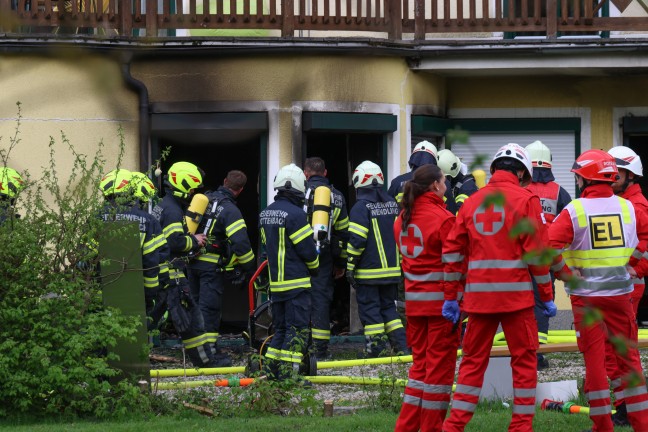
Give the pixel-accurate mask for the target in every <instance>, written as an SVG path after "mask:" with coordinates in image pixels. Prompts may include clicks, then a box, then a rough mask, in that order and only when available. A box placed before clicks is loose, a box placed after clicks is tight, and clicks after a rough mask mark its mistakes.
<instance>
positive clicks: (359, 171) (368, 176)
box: [353, 161, 385, 189]
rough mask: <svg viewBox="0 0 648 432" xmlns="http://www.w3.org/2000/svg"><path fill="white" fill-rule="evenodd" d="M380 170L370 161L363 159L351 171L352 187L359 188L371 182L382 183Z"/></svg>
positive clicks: (383, 180) (369, 184)
mask: <svg viewBox="0 0 648 432" xmlns="http://www.w3.org/2000/svg"><path fill="white" fill-rule="evenodd" d="M374 182H375V183H374ZM384 183H385V179H384V178H383V173H382V170H381V169H380V167H379V166H378V165H376V164H375V163H373V162H371V161H364V162H362V163H361V164H360V165H358V166H357V167H356V169H355V171H353V187H354V188H356V189H357V188H361V187H365V186H371V185H373V184H379V185H381V184H384Z"/></svg>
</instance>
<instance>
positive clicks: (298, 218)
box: [259, 194, 319, 299]
mask: <svg viewBox="0 0 648 432" xmlns="http://www.w3.org/2000/svg"><path fill="white" fill-rule="evenodd" d="M294 201H296V200H291V198H289V197H286V196H282V195H281V194H278V195H277V197H276V198H275V202H273V203H272V204H270V205H269V206H268V207H267V208H266V209H265V210H263V211H262V212H261V214H260V215H259V230H260V235H261V244H262V245H263V247H264V249H265V253H266V255H267V258H268V268H269V271H270V292H271V293H272V296H273V298H275V299H288V298H291V297H292V296H293V295H294V293H295V292H296V291H297V290H300V289H307V288H310V287H311V282H310V276H311V273H316V272H317V270H318V269H319V256H318V255H317V249H316V248H315V242H314V241H313V229H312V228H311V227H310V225H309V224H308V222H307V220H306V213H304V210H303V209H302V208H301V207H300V206H299V205H298V204H297V203H296V202H294Z"/></svg>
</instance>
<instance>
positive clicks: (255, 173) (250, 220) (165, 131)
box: [151, 113, 268, 334]
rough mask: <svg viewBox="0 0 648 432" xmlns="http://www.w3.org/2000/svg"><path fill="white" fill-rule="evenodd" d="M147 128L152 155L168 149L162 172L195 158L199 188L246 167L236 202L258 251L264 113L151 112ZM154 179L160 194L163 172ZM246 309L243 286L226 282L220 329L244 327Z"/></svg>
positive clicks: (236, 330)
mask: <svg viewBox="0 0 648 432" xmlns="http://www.w3.org/2000/svg"><path fill="white" fill-rule="evenodd" d="M151 129H152V131H151V138H152V139H151V142H152V148H151V155H152V160H154V161H155V160H158V159H159V158H160V155H162V154H163V152H166V151H168V155H167V156H166V157H165V159H164V161H162V162H161V166H160V168H161V169H162V172H163V173H166V171H167V170H168V168H169V167H170V166H171V165H172V164H174V163H175V162H178V161H186V162H191V163H193V164H195V165H196V166H198V167H199V168H200V169H202V170H203V171H204V173H205V174H204V178H203V188H202V190H201V192H202V193H205V192H207V191H213V190H216V189H218V187H219V186H221V185H222V184H223V180H224V179H225V177H226V175H227V173H228V172H229V171H230V170H240V171H243V172H244V173H245V175H246V176H247V184H246V186H245V188H244V189H243V192H242V193H241V195H240V196H239V197H238V198H237V200H236V202H237V206H238V208H239V209H240V210H241V214H242V216H243V219H244V220H245V224H246V225H247V231H248V236H249V238H250V243H251V244H252V250H253V251H255V255H257V257H258V250H259V249H258V247H259V236H258V218H259V213H260V212H261V209H262V208H263V207H265V204H266V182H267V173H266V171H267V136H268V133H267V130H268V127H267V115H266V113H193V114H182V113H181V114H154V115H153V116H152V127H151ZM158 181H159V184H158V188H159V190H160V194H161V195H163V194H164V186H163V185H162V178H160V179H159V180H158ZM248 309H249V303H248V290H247V289H238V288H234V287H225V291H224V296H223V307H222V321H221V328H220V332H221V333H222V334H240V333H241V332H242V331H244V330H245V329H246V328H247V324H248V317H249V310H248Z"/></svg>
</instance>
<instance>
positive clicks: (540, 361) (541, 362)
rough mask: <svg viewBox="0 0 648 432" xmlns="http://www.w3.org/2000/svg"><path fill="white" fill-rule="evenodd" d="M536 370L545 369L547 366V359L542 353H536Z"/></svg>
mask: <svg viewBox="0 0 648 432" xmlns="http://www.w3.org/2000/svg"><path fill="white" fill-rule="evenodd" d="M537 357H538V370H539V371H541V370H543V369H547V368H548V367H549V360H547V359H546V358H545V356H544V355H542V354H538V356H537Z"/></svg>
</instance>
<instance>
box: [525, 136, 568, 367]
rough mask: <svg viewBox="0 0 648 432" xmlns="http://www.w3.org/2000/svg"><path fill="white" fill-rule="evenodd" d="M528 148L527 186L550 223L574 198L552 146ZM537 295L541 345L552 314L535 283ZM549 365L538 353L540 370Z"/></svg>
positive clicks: (535, 145)
mask: <svg viewBox="0 0 648 432" xmlns="http://www.w3.org/2000/svg"><path fill="white" fill-rule="evenodd" d="M525 149H526V151H527V153H528V154H529V157H530V158H531V165H532V166H533V179H532V180H531V183H530V184H529V185H528V186H527V189H529V190H530V191H531V192H533V193H534V194H536V195H538V198H540V205H541V206H542V212H543V213H544V218H545V222H546V223H547V226H549V225H551V222H553V220H554V219H556V216H558V214H560V212H561V211H562V209H564V208H565V206H566V205H567V204H569V203H570V202H571V200H572V199H571V196H570V195H569V192H567V191H566V190H565V189H564V188H563V187H562V186H560V185H559V184H558V183H556V182H555V181H554V180H555V178H554V175H553V172H552V171H551V168H552V164H553V157H552V155H551V150H549V147H547V146H546V145H544V144H543V143H542V141H534V142H532V143H531V144H529V145H528V146H526V147H525ZM551 290H552V292H553V293H554V297H555V293H556V287H555V286H554V284H553V281H552V284H551ZM533 294H534V298H535V309H534V310H533V312H534V313H535V317H536V321H537V322H538V340H539V342H540V344H546V343H547V338H548V337H549V317H547V316H546V315H545V314H544V310H545V309H544V304H543V303H542V300H541V299H540V293H539V292H538V287H537V285H536V284H535V283H534V284H533ZM547 367H549V361H548V360H547V359H546V358H545V357H544V355H543V354H542V353H538V370H542V369H545V368H547Z"/></svg>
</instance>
